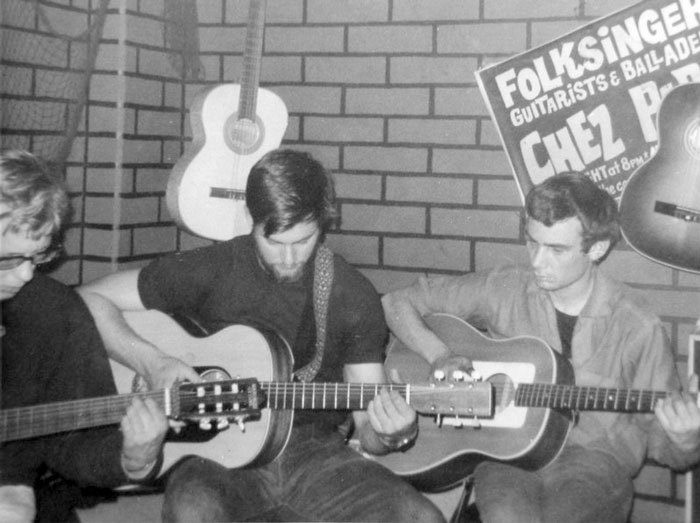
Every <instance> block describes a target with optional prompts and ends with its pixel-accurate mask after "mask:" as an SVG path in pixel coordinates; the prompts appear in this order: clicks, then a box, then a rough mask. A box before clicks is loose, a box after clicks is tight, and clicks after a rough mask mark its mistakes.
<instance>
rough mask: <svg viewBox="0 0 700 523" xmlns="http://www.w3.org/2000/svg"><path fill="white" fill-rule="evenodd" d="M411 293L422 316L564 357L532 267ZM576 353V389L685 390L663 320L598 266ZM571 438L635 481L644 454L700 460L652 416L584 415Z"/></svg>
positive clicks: (428, 285)
mask: <svg viewBox="0 0 700 523" xmlns="http://www.w3.org/2000/svg"><path fill="white" fill-rule="evenodd" d="M405 292H408V293H409V294H410V300H411V301H412V302H413V303H414V304H416V305H417V307H418V308H419V310H421V311H431V312H445V313H450V314H453V315H455V316H458V317H461V318H463V319H466V320H468V321H471V322H473V323H475V324H478V325H479V326H482V327H485V328H486V329H487V330H488V332H489V334H490V335H491V336H493V337H496V338H512V337H516V336H523V335H529V336H536V337H538V338H540V339H542V340H543V341H545V342H546V343H547V344H548V345H549V346H550V347H552V348H553V349H554V350H556V351H558V352H559V353H561V352H562V345H561V339H560V335H559V330H558V327H557V319H556V310H555V308H554V305H553V304H552V301H551V298H550V297H549V294H548V293H547V292H546V291H544V290H542V289H540V288H539V287H538V286H537V284H536V282H535V280H534V278H533V273H532V271H531V270H529V269H528V268H525V267H517V266H515V267H505V268H498V269H494V270H492V271H485V272H476V273H469V274H465V275H463V276H457V277H452V276H445V277H433V278H421V279H419V281H418V282H416V283H415V284H414V285H413V286H412V287H410V288H409V289H407V290H406V291H405ZM571 352H572V355H571V362H572V366H573V369H574V374H575V377H576V383H577V384H578V385H587V386H594V387H611V388H623V389H643V390H659V391H670V390H679V389H680V378H679V376H678V373H677V370H676V367H675V362H674V358H673V353H672V352H671V349H670V344H669V341H668V338H667V336H666V334H665V332H664V330H663V327H662V325H661V322H660V320H659V318H658V317H657V316H656V315H654V314H653V313H651V312H650V311H649V309H648V307H647V306H645V305H644V304H643V303H642V302H641V299H640V297H639V296H637V295H635V294H633V293H632V292H631V290H630V289H629V288H628V287H627V286H625V285H623V284H620V283H618V282H615V281H613V280H612V279H610V278H608V277H606V276H605V275H603V274H602V273H601V272H600V271H599V270H598V269H597V268H594V286H593V291H592V294H591V297H590V298H589V300H588V302H587V303H586V305H585V306H584V308H583V310H582V311H581V313H580V314H579V316H578V320H577V322H576V325H575V327H574V332H573V338H572V343H571ZM568 441H569V442H570V443H575V444H579V445H582V446H584V447H586V448H591V449H596V450H600V451H603V452H606V453H608V454H610V455H611V456H612V457H613V458H614V459H616V460H617V461H618V463H620V465H621V466H622V467H624V468H625V469H626V470H627V472H628V473H629V474H630V476H632V475H634V474H636V472H637V471H638V470H639V468H640V467H641V465H642V463H643V460H644V458H645V454H648V455H649V456H651V457H652V458H654V459H656V460H658V461H660V462H662V463H666V464H669V465H671V466H674V467H677V468H682V467H683V466H686V465H688V464H690V461H692V459H695V458H694V457H688V456H679V455H677V454H676V453H674V452H673V448H672V447H673V446H672V445H671V443H670V441H669V440H668V438H667V437H666V436H665V434H664V433H663V430H662V429H661V427H660V425H659V424H658V422H656V420H655V417H654V415H653V414H644V415H640V414H637V415H630V414H622V413H611V412H593V411H589V412H582V413H580V416H579V420H578V423H577V424H576V425H575V427H574V428H573V430H572V431H571V434H570V436H569V440H568Z"/></svg>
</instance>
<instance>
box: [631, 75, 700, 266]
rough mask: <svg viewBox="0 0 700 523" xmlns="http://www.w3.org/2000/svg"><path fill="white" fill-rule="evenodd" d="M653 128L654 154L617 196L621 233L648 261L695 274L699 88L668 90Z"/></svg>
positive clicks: (698, 257) (699, 209) (699, 214)
mask: <svg viewBox="0 0 700 523" xmlns="http://www.w3.org/2000/svg"><path fill="white" fill-rule="evenodd" d="M657 129H658V133H659V149H658V150H657V152H656V153H655V155H654V156H653V157H652V158H651V159H650V160H649V161H648V162H646V163H645V164H643V165H642V166H641V167H639V168H638V169H637V170H636V171H635V172H634V173H633V174H632V176H631V177H630V178H629V180H628V181H627V185H626V186H625V188H624V190H623V191H622V196H621V198H620V219H621V225H622V234H623V236H624V238H625V239H626V240H627V242H628V243H629V244H630V246H631V247H632V248H633V249H634V250H635V251H637V252H638V253H639V254H641V255H643V256H645V257H647V258H649V259H651V260H652V261H655V262H658V263H661V264H664V265H668V266H670V267H673V268H675V269H681V270H686V271H691V272H700V83H689V84H683V85H680V86H678V87H675V88H674V89H672V90H671V91H669V93H668V94H667V95H666V96H665V97H664V99H663V100H662V101H661V105H660V106H659V112H658V114H657Z"/></svg>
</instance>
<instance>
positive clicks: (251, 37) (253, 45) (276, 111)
mask: <svg viewBox="0 0 700 523" xmlns="http://www.w3.org/2000/svg"><path fill="white" fill-rule="evenodd" d="M265 7H266V0H251V2H250V7H249V16H248V25H247V31H246V43H245V53H244V56H243V74H242V79H241V83H240V84H236V83H234V84H221V85H217V86H215V87H213V88H210V89H207V90H204V91H202V92H200V93H198V94H197V95H196V96H195V98H194V100H193V102H192V106H191V107H190V122H191V125H192V131H193V139H192V143H191V144H190V145H191V146H190V148H189V149H188V150H187V151H186V153H185V154H184V155H183V156H182V157H181V158H180V159H179V160H178V162H177V163H176V164H175V166H174V167H173V171H172V173H171V174H170V177H169V179H168V186H167V190H166V202H167V205H168V210H169V211H170V214H171V215H172V216H173V219H174V220H175V222H176V223H177V224H178V225H180V226H181V227H183V228H185V229H187V230H188V231H190V232H191V233H193V234H196V235H198V236H202V237H204V238H209V239H212V240H229V239H231V238H233V237H234V236H239V235H242V234H247V233H248V232H250V230H251V228H252V224H251V222H250V219H249V218H248V216H247V213H246V209H245V187H246V182H247V180H248V174H249V173H250V169H251V167H252V166H253V165H254V164H255V162H257V161H258V160H259V159H260V158H261V157H262V156H263V155H264V154H265V153H267V152H268V151H270V150H272V149H275V148H277V147H279V145H280V143H281V141H282V137H283V136H284V133H285V130H286V129H287V118H288V116H287V107H286V106H285V104H284V102H283V101H282V99H281V98H280V97H279V96H277V95H276V94H275V93H273V92H272V91H269V90H267V89H263V88H259V78H260V65H261V61H262V47H263V37H264V29H265Z"/></svg>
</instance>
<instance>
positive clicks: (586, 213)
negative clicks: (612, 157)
mask: <svg viewBox="0 0 700 523" xmlns="http://www.w3.org/2000/svg"><path fill="white" fill-rule="evenodd" d="M525 209H526V212H527V216H528V217H530V218H533V219H535V220H537V221H538V222H542V223H543V224H545V225H546V226H547V227H551V226H552V225H553V224H554V223H555V222H559V221H562V220H566V219H567V218H573V217H575V218H578V219H579V221H580V222H581V226H582V228H583V232H582V236H583V242H582V247H583V252H588V250H589V249H590V248H591V247H592V246H593V244H595V243H596V242H599V241H605V240H608V241H610V249H612V247H614V246H615V244H616V243H617V242H618V241H619V240H620V223H619V219H618V211H617V204H616V203H615V200H614V199H613V197H612V196H610V194H608V192H607V191H605V190H603V189H601V188H600V187H598V186H597V185H596V184H595V183H594V182H593V181H592V180H591V179H590V178H589V177H588V176H586V175H584V174H582V173H578V172H568V173H562V174H557V175H555V176H552V177H550V178H547V179H546V180H545V181H544V182H542V183H540V184H539V185H536V186H535V187H533V188H532V190H530V192H529V193H528V195H527V197H526V199H525ZM610 249H608V252H609V251H610Z"/></svg>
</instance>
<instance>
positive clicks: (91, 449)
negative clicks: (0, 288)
mask: <svg viewBox="0 0 700 523" xmlns="http://www.w3.org/2000/svg"><path fill="white" fill-rule="evenodd" d="M1 307H2V325H3V326H4V328H5V330H6V332H5V335H4V336H3V337H2V338H0V344H1V350H2V396H1V398H0V399H1V401H2V408H3V409H7V408H11V407H20V406H28V405H35V404H44V403H50V402H53V401H63V400H74V399H80V398H87V397H97V396H107V395H112V394H115V393H116V390H115V386H114V381H113V379H112V374H111V369H110V366H109V361H108V359H107V354H106V352H105V350H104V347H103V345H102V340H101V338H100V336H99V334H98V332H97V329H96V328H95V325H94V322H93V320H92V316H91V315H90V313H89V312H88V309H87V308H86V307H85V304H84V303H83V301H82V300H81V299H80V298H79V296H78V295H77V294H76V293H75V292H74V291H73V290H71V289H70V288H68V287H66V286H65V285H63V284H61V283H59V282H57V281H55V280H53V279H51V278H49V277H47V276H43V275H41V274H36V275H35V276H34V278H33V279H32V281H30V282H29V283H27V284H26V285H25V286H24V287H23V288H22V289H21V290H20V292H19V293H18V294H17V295H16V296H15V297H13V298H11V299H9V300H7V301H4V302H2V305H1ZM121 442H122V436H121V433H120V431H119V428H118V427H117V426H116V425H115V426H110V427H102V428H93V429H87V430H79V431H74V432H69V433H62V434H58V435H53V436H46V437H41V438H34V439H30V440H22V441H16V442H10V443H6V444H4V445H3V446H2V447H0V484H29V485H31V484H32V483H33V482H34V479H35V475H36V474H37V472H38V471H39V470H40V468H41V466H42V465H43V464H45V465H47V466H49V467H50V468H52V469H53V470H55V471H56V472H58V473H59V474H61V475H63V476H64V477H67V478H69V479H72V480H74V481H76V482H77V483H79V484H83V485H92V486H117V485H120V484H124V483H125V482H126V477H125V475H124V473H123V471H122V468H121V462H120V453H121Z"/></svg>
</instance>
